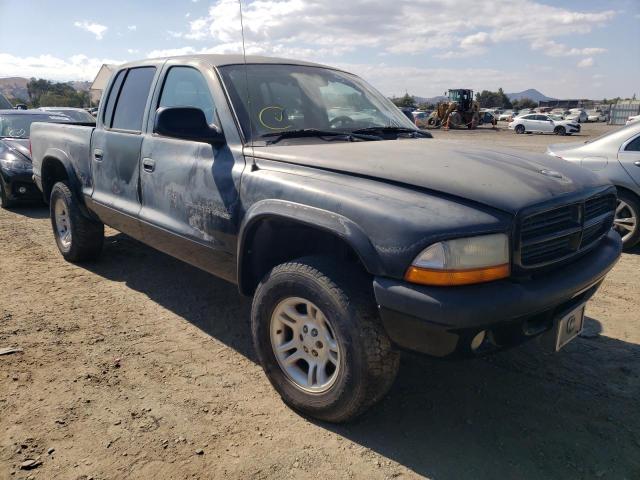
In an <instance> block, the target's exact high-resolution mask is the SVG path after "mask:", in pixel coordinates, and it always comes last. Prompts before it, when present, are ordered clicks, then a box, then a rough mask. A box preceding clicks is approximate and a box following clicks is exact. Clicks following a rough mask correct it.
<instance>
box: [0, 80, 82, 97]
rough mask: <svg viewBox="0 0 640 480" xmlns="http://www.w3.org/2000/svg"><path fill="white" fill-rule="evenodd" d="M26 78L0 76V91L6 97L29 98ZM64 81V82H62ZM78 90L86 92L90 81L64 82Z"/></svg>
mask: <svg viewBox="0 0 640 480" xmlns="http://www.w3.org/2000/svg"><path fill="white" fill-rule="evenodd" d="M27 83H29V79H28V78H24V77H6V78H0V93H2V94H3V95H4V96H5V97H7V98H21V99H22V100H28V99H29V93H28V92H27ZM63 83H64V82H63ZM66 83H68V84H69V85H71V86H72V87H73V88H74V89H75V90H76V91H78V92H86V91H88V90H89V87H90V86H91V82H66Z"/></svg>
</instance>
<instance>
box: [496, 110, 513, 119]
mask: <svg viewBox="0 0 640 480" xmlns="http://www.w3.org/2000/svg"><path fill="white" fill-rule="evenodd" d="M516 115H517V114H516V112H515V111H514V110H505V111H504V112H502V113H501V114H500V115H498V120H499V121H501V122H502V121H505V120H507V121H511V120H512V119H513V118H515V117H516Z"/></svg>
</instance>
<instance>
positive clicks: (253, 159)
mask: <svg viewBox="0 0 640 480" xmlns="http://www.w3.org/2000/svg"><path fill="white" fill-rule="evenodd" d="M238 7H239V9H240V32H241V33H242V60H243V62H244V81H245V86H246V90H247V91H246V94H247V116H248V117H249V135H250V136H251V169H252V170H255V169H256V168H257V166H256V156H255V155H254V148H253V118H252V115H251V95H250V94H249V72H248V70H249V69H248V67H247V49H246V47H245V45H244V22H243V19H242V0H238Z"/></svg>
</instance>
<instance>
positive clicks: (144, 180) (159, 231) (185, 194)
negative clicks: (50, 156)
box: [140, 64, 239, 280]
mask: <svg viewBox="0 0 640 480" xmlns="http://www.w3.org/2000/svg"><path fill="white" fill-rule="evenodd" d="M165 72H166V73H165V77H164V80H163V82H162V84H163V86H162V90H161V91H160V93H159V95H158V94H157V95H156V96H155V97H154V102H153V104H154V108H153V109H152V110H155V108H156V107H157V108H160V107H178V106H181V107H197V108H199V109H201V110H202V111H203V112H204V114H205V117H206V118H207V121H208V122H209V123H218V124H219V122H218V121H217V120H216V118H217V114H216V107H215V104H214V101H213V97H212V95H211V90H210V86H209V85H208V84H207V81H206V80H205V77H204V76H203V74H202V73H201V72H200V71H199V70H198V69H196V68H194V67H191V66H180V65H173V66H171V65H170V64H169V65H167V67H165ZM154 115H155V113H154ZM149 124H151V122H149ZM141 158H142V160H141V161H142V168H141V192H142V210H141V211H140V218H141V220H142V222H143V225H142V227H143V229H144V232H143V235H144V241H145V243H148V244H149V245H152V246H154V247H155V248H157V249H158V250H161V251H164V252H166V253H169V254H170V255H172V256H175V257H178V258H181V259H183V260H185V261H187V262H190V263H192V264H194V265H197V266H198V267H200V268H203V269H204V270H207V271H209V272H211V273H214V274H216V275H218V276H221V277H223V278H227V279H228V280H234V279H235V274H236V271H235V260H234V259H235V241H236V235H237V226H236V225H235V223H234V218H236V215H234V211H235V210H236V209H237V208H238V206H239V204H238V191H237V189H236V184H235V182H234V176H233V175H232V174H233V169H234V167H235V166H236V162H235V160H234V156H233V154H232V152H231V150H230V149H229V147H228V146H227V145H223V146H222V147H214V146H213V145H211V144H209V143H206V142H197V141H193V140H182V139H176V138H169V137H163V136H160V135H158V134H153V133H148V134H147V135H145V138H144V140H143V143H142V154H141Z"/></svg>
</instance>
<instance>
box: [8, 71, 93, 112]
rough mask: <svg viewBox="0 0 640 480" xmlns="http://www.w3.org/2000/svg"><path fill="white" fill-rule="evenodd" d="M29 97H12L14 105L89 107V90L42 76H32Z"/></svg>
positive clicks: (28, 85) (28, 84) (28, 87)
mask: <svg viewBox="0 0 640 480" xmlns="http://www.w3.org/2000/svg"><path fill="white" fill-rule="evenodd" d="M27 95H28V98H10V99H9V101H10V102H11V103H13V104H14V105H18V104H24V105H27V106H28V107H29V108H38V107H80V108H83V107H89V106H90V96H89V92H87V91H78V90H76V89H75V88H74V87H73V85H71V84H70V83H58V82H52V81H51V80H44V79H42V78H38V79H36V78H31V79H30V80H29V82H28V83H27Z"/></svg>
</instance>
